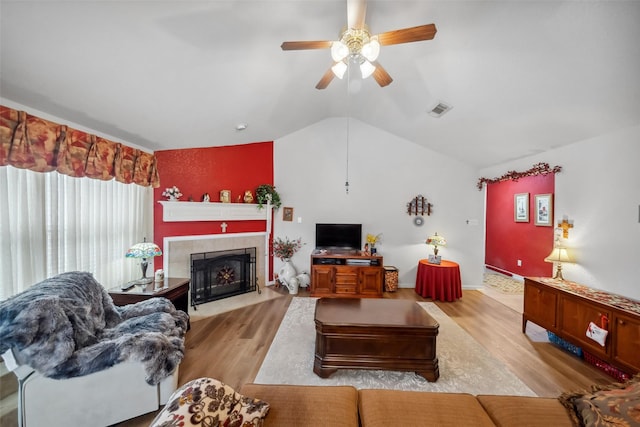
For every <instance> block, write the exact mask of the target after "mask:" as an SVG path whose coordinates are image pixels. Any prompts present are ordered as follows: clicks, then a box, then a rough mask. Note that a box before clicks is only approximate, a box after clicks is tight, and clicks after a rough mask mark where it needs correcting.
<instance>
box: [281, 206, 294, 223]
mask: <svg viewBox="0 0 640 427" xmlns="http://www.w3.org/2000/svg"><path fill="white" fill-rule="evenodd" d="M282 220H283V221H293V208H282Z"/></svg>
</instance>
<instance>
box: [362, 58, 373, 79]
mask: <svg viewBox="0 0 640 427" xmlns="http://www.w3.org/2000/svg"><path fill="white" fill-rule="evenodd" d="M375 70H376V67H375V66H374V65H373V64H372V63H371V62H369V61H366V60H365V61H363V62H362V64H360V72H361V73H362V78H363V79H366V78H367V77H369V76H370V75H371V74H373V72H374V71H375Z"/></svg>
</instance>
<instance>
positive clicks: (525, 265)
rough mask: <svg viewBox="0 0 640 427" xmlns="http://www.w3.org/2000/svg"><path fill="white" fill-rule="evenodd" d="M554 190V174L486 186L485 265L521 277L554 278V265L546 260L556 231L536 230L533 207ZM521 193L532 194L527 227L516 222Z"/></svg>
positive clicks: (547, 228)
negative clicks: (516, 199) (538, 197)
mask: <svg viewBox="0 0 640 427" xmlns="http://www.w3.org/2000/svg"><path fill="white" fill-rule="evenodd" d="M554 189H555V176H554V174H548V175H538V176H530V177H525V178H520V179H519V180H518V181H511V180H509V181H502V182H498V183H494V184H488V185H487V209H486V218H487V220H486V233H487V234H486V238H485V264H487V265H488V266H493V267H497V268H499V269H502V270H506V271H508V272H510V273H514V274H517V275H520V276H546V277H549V276H551V275H552V271H553V264H552V263H548V262H545V261H544V258H545V257H546V256H547V255H549V253H550V252H551V249H552V248H553V236H554V227H553V226H552V227H541V226H536V225H535V217H534V209H533V206H534V204H535V195H536V194H553V193H554ZM519 193H529V222H528V223H526V222H515V219H514V209H513V203H514V195H515V194H519ZM553 206H555V201H554V204H553ZM553 220H554V221H555V216H554V218H553ZM519 259H520V260H522V266H521V267H518V264H517V260H519Z"/></svg>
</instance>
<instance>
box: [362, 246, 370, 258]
mask: <svg viewBox="0 0 640 427" xmlns="http://www.w3.org/2000/svg"><path fill="white" fill-rule="evenodd" d="M362 255H364V256H369V255H371V252H369V244H368V243H365V244H364V251H363V252H362Z"/></svg>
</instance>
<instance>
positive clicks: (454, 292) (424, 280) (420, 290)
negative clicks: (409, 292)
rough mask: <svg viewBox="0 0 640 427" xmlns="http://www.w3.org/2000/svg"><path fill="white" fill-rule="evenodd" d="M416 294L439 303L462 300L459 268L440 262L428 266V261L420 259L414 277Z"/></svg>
mask: <svg viewBox="0 0 640 427" xmlns="http://www.w3.org/2000/svg"><path fill="white" fill-rule="evenodd" d="M416 293H417V294H419V295H420V296H422V297H424V298H433V299H434V300H440V301H455V300H456V299H458V298H462V281H461V280H460V266H459V265H458V263H455V262H453V261H446V260H442V261H441V263H440V264H430V263H429V261H428V260H426V259H421V260H420V262H419V263H418V274H417V275H416Z"/></svg>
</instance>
